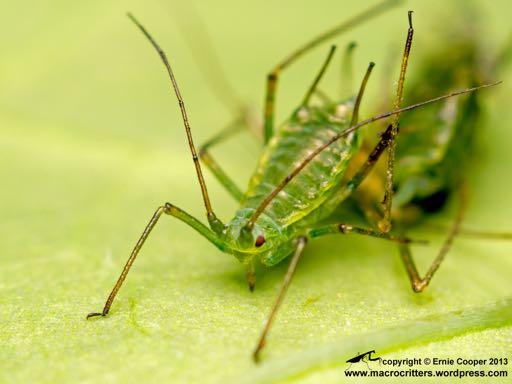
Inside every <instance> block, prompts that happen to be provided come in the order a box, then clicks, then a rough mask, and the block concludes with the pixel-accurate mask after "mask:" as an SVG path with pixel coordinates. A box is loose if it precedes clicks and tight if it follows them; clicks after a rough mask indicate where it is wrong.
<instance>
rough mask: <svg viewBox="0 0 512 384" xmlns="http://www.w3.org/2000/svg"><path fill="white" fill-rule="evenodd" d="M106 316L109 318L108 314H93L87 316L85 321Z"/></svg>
mask: <svg viewBox="0 0 512 384" xmlns="http://www.w3.org/2000/svg"><path fill="white" fill-rule="evenodd" d="M105 316H107V314H106V313H103V312H91V313H89V314H88V315H87V317H86V318H85V319H86V320H89V319H90V318H92V317H105Z"/></svg>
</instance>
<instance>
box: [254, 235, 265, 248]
mask: <svg viewBox="0 0 512 384" xmlns="http://www.w3.org/2000/svg"><path fill="white" fill-rule="evenodd" d="M263 244H265V238H264V237H263V236H262V235H259V236H258V237H257V238H256V242H255V243H254V245H255V246H256V247H261V246H262V245H263Z"/></svg>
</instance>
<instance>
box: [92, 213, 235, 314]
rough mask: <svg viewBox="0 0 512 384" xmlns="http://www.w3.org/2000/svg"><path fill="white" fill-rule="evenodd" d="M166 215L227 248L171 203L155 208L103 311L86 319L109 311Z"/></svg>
mask: <svg viewBox="0 0 512 384" xmlns="http://www.w3.org/2000/svg"><path fill="white" fill-rule="evenodd" d="M164 213H165V214H167V215H171V216H174V217H176V218H177V219H179V220H181V221H183V222H184V223H186V224H188V225H190V226H191V227H192V228H194V229H195V230H196V231H197V232H199V233H200V234H201V235H203V236H204V237H206V238H207V239H208V240H209V241H210V242H212V243H213V244H215V245H216V246H217V247H218V248H221V249H225V248H226V247H227V244H225V242H224V241H223V240H222V239H220V238H219V237H218V236H217V235H216V234H215V233H214V232H212V231H211V230H210V229H208V228H207V227H206V226H205V225H204V224H202V223H201V222H199V221H198V220H197V219H196V218H194V217H193V216H191V215H189V214H188V213H186V212H185V211H183V210H181V209H180V208H178V207H176V206H174V205H172V204H171V203H165V204H164V205H162V206H160V207H158V208H157V210H156V211H155V213H154V214H153V217H151V220H150V221H149V223H148V225H147V226H146V228H145V229H144V232H142V235H141V236H140V238H139V240H138V241H137V244H135V247H134V248H133V250H132V253H131V254H130V257H129V258H128V260H127V261H126V264H125V266H124V268H123V270H122V272H121V274H120V275H119V278H118V279H117V282H116V284H115V285H114V288H113V289H112V291H111V292H110V295H109V296H108V298H107V301H106V303H105V306H104V307H103V310H102V311H101V312H92V313H89V314H88V315H87V319H89V318H91V317H95V316H106V315H107V314H108V312H109V311H110V307H111V306H112V302H113V301H114V299H115V297H116V295H117V293H118V292H119V289H120V288H121V285H123V282H124V280H125V279H126V276H127V275H128V272H129V271H130V268H131V267H132V265H133V263H134V261H135V259H136V258H137V255H138V254H139V252H140V250H141V248H142V246H143V245H144V242H145V241H146V239H147V238H148V236H149V234H150V233H151V231H152V230H153V228H154V227H155V225H156V223H157V222H158V220H159V219H160V217H161V216H162V214H164Z"/></svg>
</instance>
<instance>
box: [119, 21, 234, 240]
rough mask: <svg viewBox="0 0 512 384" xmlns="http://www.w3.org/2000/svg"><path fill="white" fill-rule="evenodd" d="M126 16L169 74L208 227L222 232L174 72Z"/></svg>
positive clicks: (156, 44)
mask: <svg viewBox="0 0 512 384" xmlns="http://www.w3.org/2000/svg"><path fill="white" fill-rule="evenodd" d="M128 17H129V18H130V20H131V21H133V23H134V24H135V25H136V26H137V27H138V28H139V29H140V31H141V32H142V33H143V34H144V36H146V38H147V39H148V40H149V42H150V43H151V45H152V46H153V48H155V50H156V51H157V52H158V55H159V56H160V59H161V60H162V62H163V64H164V66H165V68H166V69H167V74H168V75H169V79H170V80H171V83H172V87H173V89H174V93H175V94H176V98H177V99H178V104H179V107H180V112H181V117H182V119H183V125H184V126H185V132H186V134H187V140H188V146H189V148H190V153H191V154H192V160H193V161H194V166H195V168H196V174H197V179H198V181H199V186H200V187H201V194H202V195H203V201H204V206H205V209H206V216H207V218H208V223H209V224H210V228H211V229H212V230H213V231H214V232H216V233H222V231H223V230H224V224H223V223H222V222H221V221H220V220H219V219H218V218H217V216H216V215H215V213H214V212H213V209H212V206H211V203H210V197H209V196H208V190H207V188H206V183H205V181H204V177H203V172H202V170H201V164H200V163H199V157H198V156H197V153H196V149H195V146H194V141H193V139H192V131H191V128H190V123H189V119H188V115H187V110H186V108H185V102H184V101H183V97H182V96H181V92H180V90H179V87H178V83H177V81H176V78H175V77H174V73H173V71H172V68H171V65H170V64H169V60H168V59H167V55H166V54H165V52H164V51H163V50H162V48H160V46H159V45H158V43H157V42H156V41H155V39H153V37H152V36H151V35H150V34H149V32H148V31H147V30H146V28H144V26H143V25H142V24H141V23H139V21H138V20H137V19H136V18H135V17H134V16H133V15H132V14H131V13H128Z"/></svg>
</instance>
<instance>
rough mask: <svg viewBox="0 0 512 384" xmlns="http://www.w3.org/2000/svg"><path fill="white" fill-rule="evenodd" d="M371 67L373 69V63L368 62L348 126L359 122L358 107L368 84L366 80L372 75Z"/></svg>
mask: <svg viewBox="0 0 512 384" xmlns="http://www.w3.org/2000/svg"><path fill="white" fill-rule="evenodd" d="M373 67H375V63H374V62H370V64H369V65H368V69H367V70H366V73H365V75H364V78H363V81H362V83H361V86H360V87H359V92H358V93H357V97H356V101H355V103H354V111H353V112H352V120H351V121H350V126H353V125H356V124H357V122H358V121H359V107H360V106H361V100H362V99H363V95H364V91H365V89H366V84H368V79H369V78H370V75H371V74H372V70H373Z"/></svg>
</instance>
